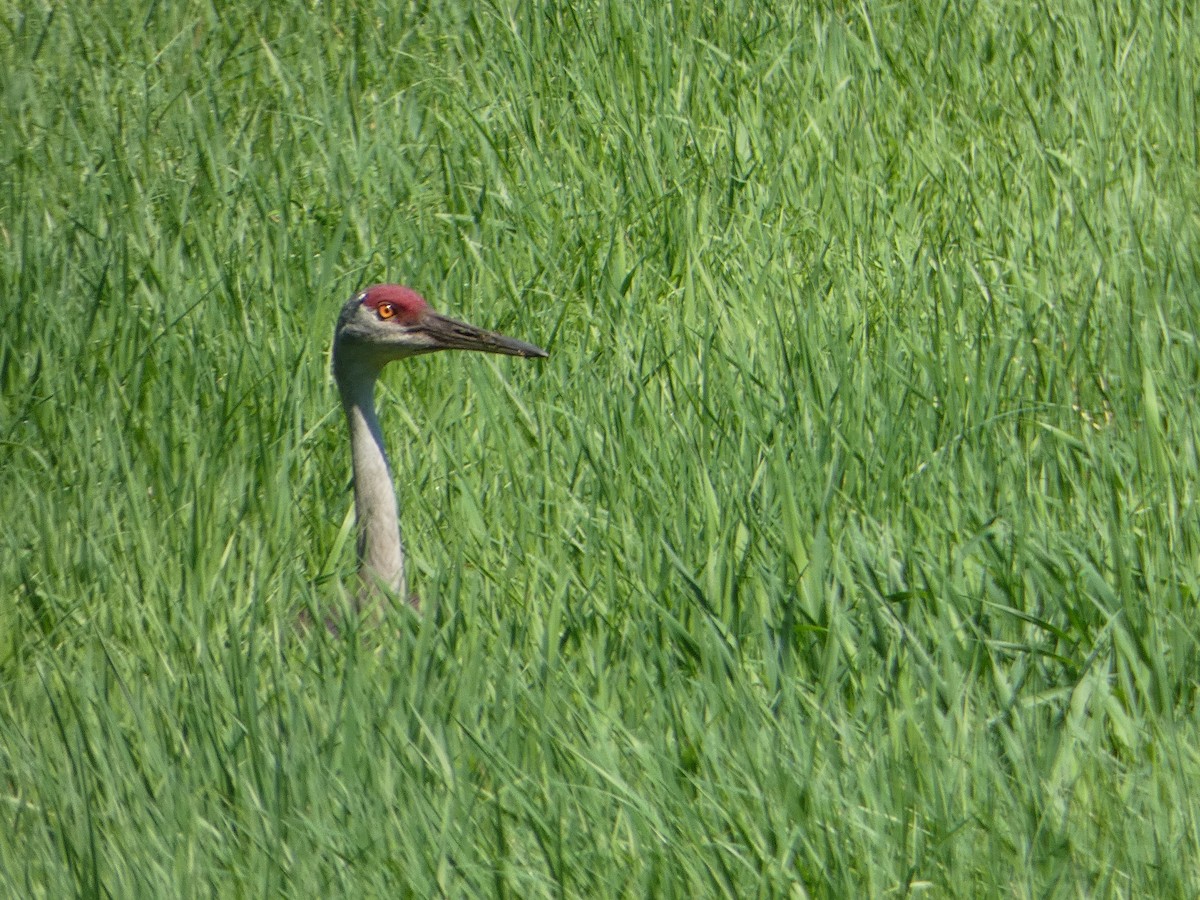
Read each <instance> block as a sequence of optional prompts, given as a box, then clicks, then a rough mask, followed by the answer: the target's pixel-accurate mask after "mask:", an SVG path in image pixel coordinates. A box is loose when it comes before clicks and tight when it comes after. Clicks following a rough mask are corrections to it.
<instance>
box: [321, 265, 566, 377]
mask: <svg viewBox="0 0 1200 900" xmlns="http://www.w3.org/2000/svg"><path fill="white" fill-rule="evenodd" d="M436 350H479V351H482V352H484V353H504V354H507V355H509V356H525V357H545V356H549V355H550V354H548V353H547V352H546V351H545V350H543V349H542V348H541V347H536V346H534V345H533V344H527V343H526V342H525V341H518V340H517V339H516V338H510V337H507V336H506V335H503V334H498V333H497V332H494V331H485V330H484V329H482V328H477V327H475V326H474V325H468V324H467V323H466V322H460V321H458V320H457V319H451V318H450V317H449V316H443V315H442V314H441V313H438V312H436V311H435V310H434V309H433V307H432V306H430V305H429V303H428V302H427V301H426V300H425V298H424V297H422V296H421V295H420V294H418V293H417V292H416V291H414V290H413V289H412V288H408V287H404V286H403V285H399V284H377V285H374V286H372V287H369V288H366V289H365V290H362V291H359V292H358V293H357V294H355V295H354V296H353V297H351V298H350V299H349V300H348V301H347V302H346V305H345V306H343V307H342V314H341V316H340V317H339V318H338V324H337V331H336V332H335V333H334V339H333V359H334V367H335V369H336V368H337V367H338V366H339V364H341V363H345V362H348V361H349V360H350V358H353V359H354V360H355V361H356V362H360V363H365V364H366V365H368V366H369V367H371V368H382V367H383V366H384V365H386V364H387V363H389V362H391V361H392V360H394V359H403V358H404V357H406V356H416V355H418V354H421V353H433V352H434V351H436Z"/></svg>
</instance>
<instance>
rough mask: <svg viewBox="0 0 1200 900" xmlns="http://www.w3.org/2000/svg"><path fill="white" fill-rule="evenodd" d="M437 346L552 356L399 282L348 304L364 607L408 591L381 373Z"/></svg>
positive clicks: (345, 398) (338, 356)
mask: <svg viewBox="0 0 1200 900" xmlns="http://www.w3.org/2000/svg"><path fill="white" fill-rule="evenodd" d="M435 350H481V351H483V352H485V353H505V354H508V355H510V356H524V357H545V356H549V354H548V353H547V352H546V351H545V350H543V349H542V348H541V347H535V346H534V345H533V344H527V343H525V342H524V341H518V340H515V339H514V338H510V337H506V336H504V335H502V334H497V333H495V332H492V331H484V330H483V329H481V328H476V327H475V326H474V325H468V324H467V323H466V322H459V321H456V320H454V319H451V318H448V317H447V316H443V315H440V314H439V313H437V312H435V311H434V310H433V308H432V307H431V306H430V305H429V304H428V303H427V302H426V301H425V298H424V297H422V296H421V295H420V294H418V293H417V292H416V291H414V290H412V289H411V288H407V287H403V286H401V285H398V284H377V285H374V286H373V287H369V288H367V289H366V290H363V291H359V292H358V293H357V294H355V295H354V296H353V297H351V298H350V299H349V300H348V301H347V302H346V305H345V306H343V307H342V312H341V315H340V316H338V322H337V330H336V331H335V332H334V335H333V376H334V379H335V380H336V381H337V386H338V391H339V392H340V393H341V395H342V409H343V410H344V411H345V413H346V424H347V425H348V426H349V428H350V455H351V464H352V466H353V471H354V512H355V516H356V518H357V522H358V566H359V568H358V574H359V582H360V583H359V589H358V593H357V600H356V602H355V608H356V610H357V611H360V612H361V611H362V610H363V608H364V606H365V605H367V604H375V603H378V602H379V601H381V600H382V599H384V598H386V597H388V596H398V597H403V596H405V594H404V591H405V582H404V547H403V545H402V544H401V542H400V524H399V518H398V516H397V509H396V494H395V491H394V489H393V487H392V476H391V470H390V469H389V466H388V458H387V452H386V451H385V450H384V446H383V434H382V433H381V432H380V429H379V419H378V417H377V416H376V414H375V381H376V379H377V378H378V377H379V373H380V372H382V371H383V367H384V366H386V365H387V364H388V363H390V362H391V361H392V360H395V359H404V358H405V357H408V356H416V355H418V354H421V353H432V352H434V351H435ZM330 627H331V628H332V627H333V626H332V624H331V626H330Z"/></svg>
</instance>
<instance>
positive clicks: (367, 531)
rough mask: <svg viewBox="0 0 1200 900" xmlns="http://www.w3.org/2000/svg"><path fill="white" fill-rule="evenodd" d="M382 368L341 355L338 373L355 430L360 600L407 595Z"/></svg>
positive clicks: (353, 458) (352, 451)
mask: <svg viewBox="0 0 1200 900" xmlns="http://www.w3.org/2000/svg"><path fill="white" fill-rule="evenodd" d="M379 372H380V368H379V367H375V366H371V365H355V364H354V363H353V362H347V361H346V360H344V359H339V358H338V355H337V353H336V350H335V355H334V376H335V378H336V379H337V385H338V391H339V393H340V394H341V398H342V409H343V411H344V412H345V414H346V424H347V426H348V428H349V430H350V455H351V465H352V466H353V470H354V512H355V518H356V520H357V526H358V574H359V579H360V581H361V592H360V596H359V604H360V606H361V605H362V604H363V603H364V602H366V601H367V600H369V599H371V598H372V597H373V596H374V595H377V594H379V593H380V592H384V593H391V594H395V595H396V596H403V595H404V548H403V545H402V544H401V541H400V517H399V510H398V508H397V504H396V492H395V488H394V487H393V485H392V475H391V468H390V467H389V465H388V458H387V452H386V450H385V449H384V446H383V432H382V431H381V430H380V427H379V417H378V416H377V415H376V412H375V383H376V381H377V379H378V378H379Z"/></svg>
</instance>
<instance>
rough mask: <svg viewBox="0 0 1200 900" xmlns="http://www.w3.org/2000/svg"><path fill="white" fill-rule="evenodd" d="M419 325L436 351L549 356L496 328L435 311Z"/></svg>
mask: <svg viewBox="0 0 1200 900" xmlns="http://www.w3.org/2000/svg"><path fill="white" fill-rule="evenodd" d="M418 327H419V329H420V330H421V331H423V332H425V335H426V337H428V338H429V339H430V341H431V342H432V344H433V345H434V346H433V348H432V349H436V350H479V351H481V352H483V353H504V354H506V355H508V356H524V357H538V358H543V357H547V356H549V355H550V354H549V353H547V352H546V351H545V350H543V349H542V348H541V347H537V346H535V345H533V344H527V343H526V342H525V341H518V340H517V339H516V338H510V337H508V336H507V335H503V334H499V333H497V332H495V331H484V330H483V329H482V328H476V327H475V326H474V325H469V324H467V323H466V322H460V321H458V320H457V319H451V318H450V317H449V316H443V315H442V314H441V313H436V312H433V311H432V310H430V311H429V312H428V313H426V314H425V316H424V317H423V318H422V320H421V324H420V325H419V326H418Z"/></svg>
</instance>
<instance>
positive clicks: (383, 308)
mask: <svg viewBox="0 0 1200 900" xmlns="http://www.w3.org/2000/svg"><path fill="white" fill-rule="evenodd" d="M378 312H379V318H381V319H390V318H391V317H392V316H394V315H395V314H396V308H395V307H394V306H392V304H390V303H380V304H379V308H378Z"/></svg>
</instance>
